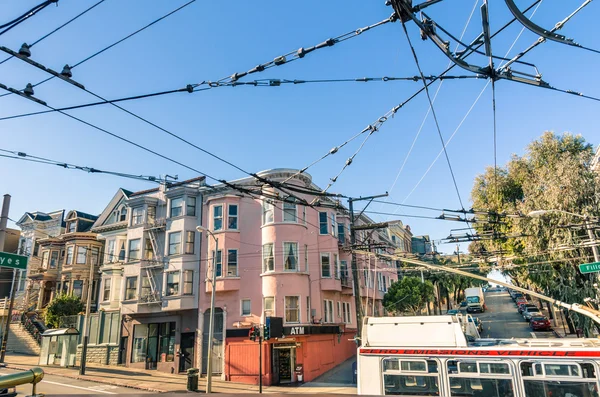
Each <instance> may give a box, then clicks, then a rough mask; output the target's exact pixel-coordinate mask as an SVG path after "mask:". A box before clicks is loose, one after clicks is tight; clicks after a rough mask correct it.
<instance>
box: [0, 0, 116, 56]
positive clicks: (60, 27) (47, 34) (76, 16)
mask: <svg viewBox="0 0 600 397" xmlns="http://www.w3.org/2000/svg"><path fill="white" fill-rule="evenodd" d="M105 1H106V0H100V1H99V2H97V3H96V4H93V5H92V6H90V7H88V8H86V9H85V10H84V11H82V12H80V13H79V14H77V15H75V16H74V17H73V18H71V19H69V20H68V21H67V22H65V23H63V24H62V25H60V26H59V27H57V28H56V29H54V30H52V31H51V32H49V33H46V34H45V35H43V36H42V37H40V38H39V39H37V40H36V41H34V42H33V43H31V44H29V48H31V47H33V46H34V45H36V44H37V43H39V42H40V41H42V40H45V39H46V38H48V37H50V36H52V35H53V34H54V33H56V32H58V31H59V30H61V29H62V28H64V27H65V26H67V25H68V24H70V23H71V22H73V21H75V20H76V19H77V18H79V17H81V16H82V15H84V14H86V13H87V12H88V11H91V10H92V9H94V8H96V6H98V5H100V4H101V3H104V2H105ZM11 58H13V56H12V55H11V56H9V57H8V58H6V59H4V60H2V61H0V65H2V64H3V63H4V62H6V61H8V60H10V59H11Z"/></svg>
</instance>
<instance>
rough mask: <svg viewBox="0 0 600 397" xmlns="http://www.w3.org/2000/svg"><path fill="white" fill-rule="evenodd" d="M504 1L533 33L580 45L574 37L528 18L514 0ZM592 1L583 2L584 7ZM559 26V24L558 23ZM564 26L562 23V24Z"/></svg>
mask: <svg viewBox="0 0 600 397" xmlns="http://www.w3.org/2000/svg"><path fill="white" fill-rule="evenodd" d="M504 2H505V3H506V6H507V7H508V9H509V10H510V12H511V13H512V14H513V16H514V17H515V18H516V19H517V21H519V22H520V23H521V25H523V26H525V28H526V29H528V30H530V31H532V32H533V33H535V34H537V35H539V36H542V37H544V38H546V39H548V40H552V41H556V42H558V43H562V44H567V45H574V46H577V47H579V44H577V43H575V42H574V41H573V39H570V38H567V37H566V36H564V35H562V34H557V33H554V32H555V30H556V28H555V29H551V30H548V29H544V28H543V27H541V26H539V25H537V24H535V23H533V22H532V21H531V20H530V19H528V18H527V17H526V16H525V14H523V13H522V12H521V10H519V7H517V5H516V4H515V2H514V1H513V0H504ZM589 2H591V0H586V1H585V2H584V4H583V6H582V7H584V6H585V5H587V3H589ZM557 26H558V24H557ZM561 27H562V25H561Z"/></svg>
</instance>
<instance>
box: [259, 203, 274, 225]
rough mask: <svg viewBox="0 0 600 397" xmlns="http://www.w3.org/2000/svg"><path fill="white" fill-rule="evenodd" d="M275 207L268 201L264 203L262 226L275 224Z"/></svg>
mask: <svg viewBox="0 0 600 397" xmlns="http://www.w3.org/2000/svg"><path fill="white" fill-rule="evenodd" d="M274 208H275V207H274V206H273V204H272V203H270V202H269V201H267V200H264V201H263V203H262V224H263V225H266V224H267V223H273V222H274V218H273V209H274Z"/></svg>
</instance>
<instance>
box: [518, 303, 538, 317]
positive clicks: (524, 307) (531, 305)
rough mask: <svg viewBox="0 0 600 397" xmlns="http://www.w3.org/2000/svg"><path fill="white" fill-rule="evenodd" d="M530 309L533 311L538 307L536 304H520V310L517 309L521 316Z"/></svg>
mask: <svg viewBox="0 0 600 397" xmlns="http://www.w3.org/2000/svg"><path fill="white" fill-rule="evenodd" d="M528 308H531V309H537V308H538V307H537V306H536V305H534V304H531V303H523V304H520V305H519V308H518V309H517V311H518V312H519V314H521V315H522V314H523V312H524V311H525V310H527V309H528ZM538 310H539V309H538Z"/></svg>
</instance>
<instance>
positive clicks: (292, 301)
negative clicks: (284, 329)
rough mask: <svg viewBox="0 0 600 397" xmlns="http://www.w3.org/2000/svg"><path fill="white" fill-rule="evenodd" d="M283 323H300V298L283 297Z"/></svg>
mask: <svg viewBox="0 0 600 397" xmlns="http://www.w3.org/2000/svg"><path fill="white" fill-rule="evenodd" d="M285 322H286V323H299V322H300V297H299V296H286V297H285Z"/></svg>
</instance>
